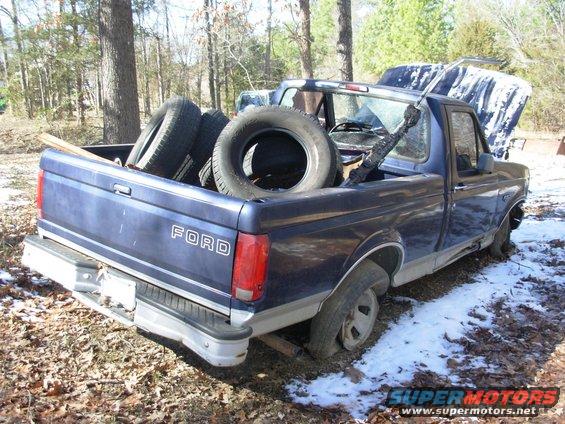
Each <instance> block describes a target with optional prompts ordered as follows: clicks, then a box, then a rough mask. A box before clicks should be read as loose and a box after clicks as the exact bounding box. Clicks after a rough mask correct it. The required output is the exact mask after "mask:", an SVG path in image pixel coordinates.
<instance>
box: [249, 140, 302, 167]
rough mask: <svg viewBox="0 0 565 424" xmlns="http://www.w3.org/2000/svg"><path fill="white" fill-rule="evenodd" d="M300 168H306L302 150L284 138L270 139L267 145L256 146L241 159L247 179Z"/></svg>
mask: <svg viewBox="0 0 565 424" xmlns="http://www.w3.org/2000/svg"><path fill="white" fill-rule="evenodd" d="M300 168H302V169H305V168H306V157H305V155H304V150H303V149H302V147H301V146H300V145H299V144H295V143H289V142H288V140H287V139H286V138H285V137H271V138H270V139H269V142H268V143H259V144H256V145H254V146H252V147H251V148H250V149H249V150H248V151H247V152H246V153H245V156H244V158H243V170H244V172H245V175H247V176H248V177H254V176H262V175H265V174H268V173H269V172H273V171H274V172H282V173H284V172H289V171H292V170H293V169H300Z"/></svg>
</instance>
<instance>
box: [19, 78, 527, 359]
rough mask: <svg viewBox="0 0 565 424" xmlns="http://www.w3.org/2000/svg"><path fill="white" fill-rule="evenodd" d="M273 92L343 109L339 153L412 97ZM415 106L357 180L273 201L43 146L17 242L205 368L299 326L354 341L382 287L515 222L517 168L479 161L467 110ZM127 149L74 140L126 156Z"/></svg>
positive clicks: (522, 180) (442, 102)
mask: <svg viewBox="0 0 565 424" xmlns="http://www.w3.org/2000/svg"><path fill="white" fill-rule="evenodd" d="M281 87H282V89H281V90H279V92H278V93H277V99H276V101H277V103H279V104H282V105H288V106H294V107H297V108H302V109H308V107H312V105H314V107H313V109H312V110H306V112H309V113H312V114H314V115H316V116H317V117H318V119H319V121H320V124H321V125H322V126H324V127H325V128H334V127H335V126H336V125H338V124H339V123H341V122H345V121H347V120H348V119H351V114H352V113H355V122H357V124H358V125H357V126H358V128H357V129H356V130H355V131H351V134H349V135H350V136H351V137H348V136H347V134H345V135H344V133H347V131H344V132H336V133H335V134H334V135H335V136H336V137H335V138H334V141H335V142H336V144H337V146H338V147H339V150H340V153H341V155H342V159H343V161H344V162H345V161H347V160H348V159H350V158H352V157H355V156H357V155H358V154H359V153H360V152H364V151H366V150H367V147H370V146H366V145H363V141H362V140H363V139H362V137H361V138H360V137H359V135H360V133H362V132H363V131H364V128H365V125H363V123H364V122H365V123H367V122H368V121H369V120H371V121H373V122H372V124H371V125H368V126H366V127H367V128H373V127H374V126H375V125H374V121H375V120H378V122H379V125H378V126H379V127H380V128H386V129H390V128H391V127H393V126H394V125H396V124H397V123H398V122H399V121H400V120H401V117H402V113H403V111H404V109H405V108H406V105H407V104H409V103H412V102H414V101H415V100H416V99H417V97H418V94H419V93H418V92H414V91H409V90H404V89H397V88H391V87H384V86H370V85H359V84H343V83H339V82H332V81H307V82H305V81H287V82H285V83H284V84H283V86H281ZM312 99H314V100H312ZM352 105H353V106H354V109H355V111H354V112H352ZM420 109H421V113H422V115H421V119H420V120H419V122H418V124H417V125H416V126H415V127H413V128H411V129H410V131H409V132H408V134H406V136H405V137H404V139H403V140H401V141H400V143H399V144H398V145H397V146H396V147H395V149H394V150H393V151H392V152H391V153H390V154H389V155H388V156H387V158H386V160H385V161H384V163H383V164H382V165H381V166H380V167H379V168H378V169H375V170H374V171H372V172H371V174H370V175H369V176H368V178H367V180H366V181H365V182H363V183H360V184H356V185H352V186H349V187H330V188H324V189H318V190H312V191H309V192H303V193H288V194H282V195H278V196H276V197H272V198H269V197H266V198H260V199H253V200H243V199H239V198H235V197H230V196H226V195H223V194H220V193H218V192H215V191H212V190H207V189H204V188H201V187H195V186H190V185H187V184H182V183H179V182H176V181H172V180H168V179H164V178H160V177H156V176H153V175H149V174H146V173H143V172H139V171H136V170H133V169H127V168H123V167H119V166H113V165H112V164H107V163H103V162H100V161H96V160H90V159H86V158H83V157H79V156H74V155H69V154H66V153H62V152H59V151H55V150H47V151H45V152H44V153H43V155H42V157H41V163H40V173H39V181H38V221H37V228H38V235H36V236H29V237H27V238H26V241H25V249H24V256H23V263H24V264H26V265H27V266H29V267H30V268H31V269H33V270H36V271H38V272H40V273H42V274H43V275H45V276H46V277H49V278H51V279H53V280H55V281H57V282H59V283H60V284H62V285H63V286H64V287H66V288H67V289H69V290H71V291H72V292H73V295H74V296H75V297H76V298H77V299H79V300H80V301H82V302H84V303H85V304H87V305H89V306H90V307H92V308H93V309H96V310H98V311H100V312H102V313H104V314H106V315H109V316H111V317H114V318H116V319H118V320H120V321H121V322H123V323H125V324H128V325H136V326H138V327H140V328H142V329H144V330H146V331H148V332H151V333H155V334H158V335H161V336H164V337H167V338H170V339H174V340H177V341H180V342H182V343H183V344H184V345H186V346H187V347H188V348H190V349H191V350H193V351H194V352H196V353H197V354H198V355H200V356H201V357H202V358H204V359H205V360H207V361H208V362H210V363H211V364H213V365H216V366H233V365H237V364H239V363H241V362H243V361H244V360H245V357H246V354H247V349H248V344H249V339H250V338H251V337H256V336H259V335H262V334H266V333H270V332H273V331H275V330H278V329H280V328H283V327H286V326H289V325H292V324H295V323H298V322H301V321H305V320H310V319H311V336H310V343H309V344H308V348H309V350H310V352H311V353H312V354H313V355H314V356H315V357H317V358H324V357H328V356H329V355H331V354H332V353H333V352H335V351H336V350H337V349H340V348H345V349H350V350H351V349H356V348H358V347H359V346H361V345H362V344H363V342H364V341H365V339H366V338H367V337H368V335H369V334H370V333H371V330H372V327H373V324H374V322H375V318H376V315H377V313H378V311H379V300H380V299H381V298H382V295H383V294H385V293H386V291H387V290H388V289H389V287H396V286H400V285H402V284H405V283H408V282H410V281H413V280H415V279H417V278H419V277H422V276H424V275H427V274H430V273H433V272H435V271H436V270H438V269H440V268H442V267H445V266H446V265H448V264H450V263H452V262H454V261H456V260H457V259H459V258H461V257H462V256H464V255H466V254H468V253H471V252H474V251H478V250H480V249H484V248H487V247H489V248H490V250H491V252H493V253H494V254H498V255H500V254H501V252H502V251H503V250H504V249H505V248H507V247H508V245H509V237H510V231H511V230H512V229H514V228H516V227H517V226H518V225H519V224H520V221H521V218H522V215H523V212H522V210H521V204H522V202H523V201H524V200H525V198H526V194H527V190H528V182H529V173H528V169H527V168H526V167H524V166H521V165H518V164H513V163H508V162H499V161H496V162H495V161H493V160H492V158H491V156H490V154H489V147H488V144H487V142H486V140H485V137H484V134H483V131H482V130H481V127H480V124H479V121H478V120H477V116H476V114H475V111H474V110H473V109H472V108H471V107H470V106H469V105H468V104H467V103H464V102H461V101H458V100H454V99H451V98H448V97H445V96H440V95H435V94H430V95H428V96H426V98H425V100H424V101H423V102H422V104H421V106H420ZM359 122H361V125H359ZM337 135H339V137H338V136H337ZM131 148H132V146H131V145H106V146H91V147H86V148H85V149H87V150H89V151H90V152H93V153H95V154H97V155H99V156H101V157H104V158H109V159H114V158H121V159H122V161H124V160H125V158H126V157H127V155H128V153H129V151H130V150H131Z"/></svg>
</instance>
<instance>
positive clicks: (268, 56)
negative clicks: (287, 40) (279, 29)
mask: <svg viewBox="0 0 565 424" xmlns="http://www.w3.org/2000/svg"><path fill="white" fill-rule="evenodd" d="M268 11H269V16H268V17H267V45H266V46H265V85H267V86H268V85H269V84H270V83H271V46H272V44H273V0H269V2H268Z"/></svg>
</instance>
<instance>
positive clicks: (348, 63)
mask: <svg viewBox="0 0 565 424" xmlns="http://www.w3.org/2000/svg"><path fill="white" fill-rule="evenodd" d="M337 24H338V27H339V34H338V38H337V57H338V62H339V72H340V78H341V79H342V81H353V33H352V30H351V0H337Z"/></svg>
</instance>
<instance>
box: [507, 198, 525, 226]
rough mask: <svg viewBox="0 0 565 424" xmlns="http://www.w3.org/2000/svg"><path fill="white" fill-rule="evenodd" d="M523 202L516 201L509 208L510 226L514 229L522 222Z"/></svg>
mask: <svg viewBox="0 0 565 424" xmlns="http://www.w3.org/2000/svg"><path fill="white" fill-rule="evenodd" d="M523 204H524V202H523V201H522V202H519V203H517V204H516V205H514V206H513V207H512V209H510V212H509V214H508V216H509V219H510V228H511V229H513V230H515V229H516V228H518V227H519V226H520V223H521V222H522V218H523V217H524V210H523V209H522V205H523Z"/></svg>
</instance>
